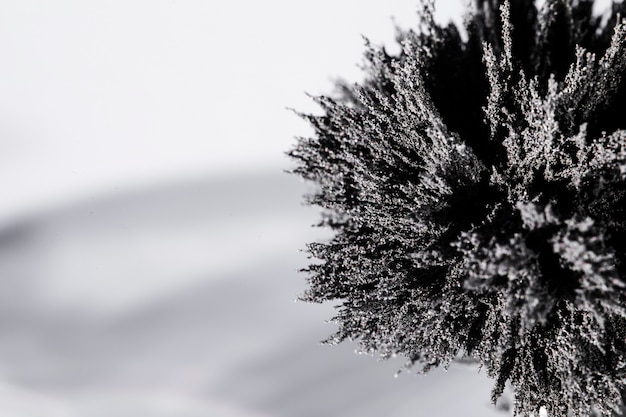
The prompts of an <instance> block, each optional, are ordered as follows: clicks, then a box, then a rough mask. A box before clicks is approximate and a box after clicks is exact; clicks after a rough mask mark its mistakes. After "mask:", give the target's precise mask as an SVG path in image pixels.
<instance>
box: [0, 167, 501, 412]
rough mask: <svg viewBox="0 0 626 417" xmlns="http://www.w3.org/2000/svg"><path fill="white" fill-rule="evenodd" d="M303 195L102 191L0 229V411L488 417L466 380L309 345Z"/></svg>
mask: <svg viewBox="0 0 626 417" xmlns="http://www.w3.org/2000/svg"><path fill="white" fill-rule="evenodd" d="M305 191H306V186H305V185H304V184H302V183H301V182H300V181H299V180H297V179H294V178H293V177H289V176H286V175H284V174H263V173H261V174H259V175H255V176H248V177H241V178H234V179H224V180H221V181H216V180H210V181H196V182H194V183H189V184H174V185H172V186H168V187H163V188H160V189H152V190H144V191H138V192H135V193H129V194H126V195H118V196H110V197H107V198H101V199H98V200H92V201H88V202H84V203H82V204H80V205H76V206H74V207H68V208H67V209H65V210H59V211H57V212H54V213H49V215H47V216H43V217H40V218H36V219H30V220H27V221H24V222H23V223H21V224H16V225H13V226H12V227H10V228H6V229H5V230H4V231H2V232H1V233H0V381H3V383H2V384H0V414H2V415H11V416H16V417H21V416H57V415H59V416H86V417H91V416H103V417H104V416H112V415H115V416H122V417H124V416H128V417H131V416H132V417H141V416H147V417H148V416H149V417H152V416H157V417H158V416H168V417H170V416H171V417H180V416H190V417H191V416H203V417H204V416H224V417H230V416H232V417H235V416H277V417H282V416H284V417H292V416H294V417H299V416H302V417H307V416H311V417H312V416H322V415H325V416H372V417H373V416H383V415H384V416H409V415H410V416H448V415H463V416H481V417H482V416H488V415H494V416H495V415H498V413H496V411H495V410H494V409H493V408H492V407H491V406H489V405H488V398H489V389H490V386H491V382H490V381H488V380H487V379H486V378H485V377H484V375H482V374H477V372H476V369H474V368H471V367H468V366H453V367H452V368H451V370H450V371H449V372H448V373H447V374H445V373H444V372H443V371H437V372H434V373H433V374H431V375H429V376H427V377H422V376H410V375H404V374H403V375H401V376H400V377H399V378H397V379H395V378H393V375H394V373H395V371H396V370H397V369H398V368H399V367H400V366H401V364H402V361H400V360H397V361H389V362H384V363H381V362H378V361H376V360H375V359H374V358H371V357H365V356H358V355H355V354H354V352H353V350H354V346H353V345H350V344H344V345H341V346H337V347H332V348H331V347H325V346H320V345H319V343H318V341H319V340H321V339H323V338H325V337H326V336H327V335H329V334H330V333H332V332H333V329H334V327H333V325H329V324H325V323H324V321H325V320H327V319H329V318H331V317H332V315H333V312H332V306H329V305H309V304H304V303H300V302H298V303H295V302H294V301H293V300H294V299H295V298H296V297H297V296H298V294H300V293H301V292H302V290H303V289H304V288H305V276H304V275H302V274H298V273H297V272H296V270H297V269H298V268H301V267H303V266H304V265H306V263H307V262H308V261H307V259H306V256H305V255H304V254H303V253H301V252H299V249H302V248H303V247H304V245H305V243H306V242H308V241H312V240H314V239H318V238H320V239H322V238H325V236H327V235H325V233H324V232H323V231H321V230H319V229H315V228H311V227H309V225H310V224H312V223H315V222H316V221H317V213H316V211H315V210H312V209H310V208H305V207H303V206H302V205H301V201H302V197H301V196H302V194H303V193H304V192H305Z"/></svg>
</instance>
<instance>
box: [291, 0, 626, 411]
mask: <svg viewBox="0 0 626 417" xmlns="http://www.w3.org/2000/svg"><path fill="white" fill-rule="evenodd" d="M592 3H593V2H592V1H583V0H580V1H575V0H569V1H566V0H548V1H547V2H546V4H545V6H544V7H543V8H542V9H541V10H537V9H536V8H535V7H534V5H533V2H532V1H530V0H516V1H512V2H511V4H509V3H508V2H503V1H497V0H476V2H475V5H474V8H473V10H472V11H471V13H470V14H469V15H468V17H467V18H466V20H465V30H466V32H467V39H466V40H464V39H463V38H462V36H461V34H460V33H459V30H458V29H457V27H455V26H454V25H449V26H446V27H441V26H439V25H437V24H436V23H435V22H434V20H433V5H432V3H426V4H425V5H424V6H423V7H422V8H421V10H420V30H419V31H410V30H409V31H400V32H399V34H398V41H399V42H400V44H401V45H402V51H401V52H400V53H399V54H397V55H390V54H388V53H387V52H386V51H385V50H384V49H379V48H375V47H372V46H371V45H368V46H367V52H366V63H367V64H366V71H367V78H366V80H365V81H364V82H363V83H362V84H357V85H354V86H347V85H343V86H342V91H343V94H342V96H341V97H338V98H334V99H333V98H331V97H325V96H324V97H317V98H316V101H317V102H318V103H319V105H320V106H321V108H322V110H323V114H322V115H321V116H314V115H302V116H303V117H305V118H306V119H307V120H309V121H310V123H311V124H312V125H313V127H314V129H315V136H314V137H312V138H300V139H299V142H298V144H297V146H296V147H295V148H294V149H293V150H292V151H291V152H290V155H291V156H292V157H293V158H295V159H296V160H297V161H299V166H298V168H296V169H295V170H294V171H295V172H296V173H297V174H299V175H301V176H302V177H304V178H306V179H309V180H312V181H313V182H315V183H316V184H318V186H319V187H318V191H317V192H316V193H315V194H313V195H311V196H309V202H310V203H311V204H315V205H318V206H320V207H322V208H324V209H325V215H324V218H323V221H322V225H324V226H327V227H329V228H331V229H332V230H334V232H335V235H334V238H333V239H332V240H331V241H330V242H326V243H313V244H311V245H309V252H310V254H311V256H312V257H314V258H317V259H319V260H321V261H322V262H321V263H315V264H313V265H311V266H310V267H309V268H308V269H307V271H308V274H309V278H308V282H309V288H308V290H307V292H306V293H305V294H304V296H303V298H304V299H305V300H308V301H313V302H324V301H328V300H340V302H341V304H340V305H338V312H337V316H336V317H335V321H336V322H337V323H338V324H339V331H338V332H337V333H336V334H335V335H334V336H333V337H332V338H330V339H329V340H330V341H332V342H340V341H342V340H345V339H356V340H358V341H359V344H360V346H361V348H362V349H363V350H364V351H368V352H379V353H380V354H381V355H382V356H383V357H387V356H390V355H393V354H400V355H404V356H406V357H407V358H408V359H409V364H410V365H411V366H413V365H417V366H420V367H421V369H422V370H423V371H427V370H429V369H430V368H432V367H435V366H439V365H447V364H449V363H450V362H451V361H453V360H454V359H456V358H459V357H461V356H468V357H472V358H475V359H477V360H478V361H479V362H480V363H481V364H482V365H483V366H484V367H485V368H486V369H487V372H488V374H489V375H490V376H491V377H493V378H494V379H495V381H496V384H495V387H494V390H493V392H492V398H493V400H494V401H495V399H496V398H497V397H498V396H499V395H500V394H501V393H502V390H503V389H504V386H505V383H507V382H509V383H510V384H511V385H512V387H513V389H514V391H515V396H516V398H515V399H516V401H515V412H516V413H517V414H526V413H531V412H534V413H537V412H538V411H539V408H540V407H542V406H544V407H545V408H546V409H547V411H548V413H549V415H551V416H552V415H565V414H566V413H570V414H571V415H574V416H583V415H589V414H590V413H592V412H599V413H601V414H604V415H609V414H610V413H611V412H613V411H617V410H618V409H619V407H620V405H621V392H622V391H623V390H624V388H625V387H626V310H625V309H626V297H625V294H624V287H625V285H624V282H625V277H626V183H625V181H624V180H625V178H624V175H625V174H626V130H624V129H625V128H626V117H624V116H623V114H624V112H625V111H626V110H625V109H626V82H624V81H623V78H622V77H623V72H624V68H625V67H626V47H625V36H626V28H625V26H624V23H623V22H622V21H621V20H620V18H619V17H618V16H619V15H620V14H623V12H624V11H626V6H625V5H624V4H614V5H613V9H612V13H611V15H610V18H609V20H608V22H606V23H604V24H603V23H602V22H601V19H600V18H599V17H596V16H593V15H592V13H591V9H592V5H593V4H592Z"/></svg>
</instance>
